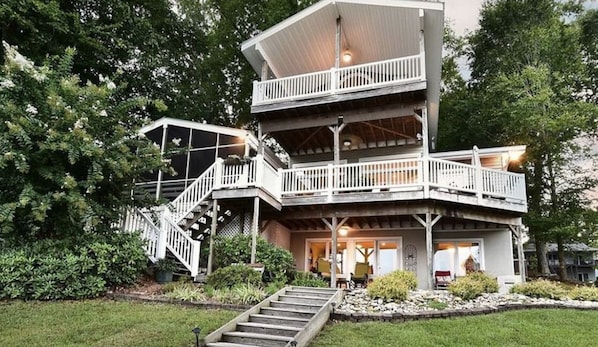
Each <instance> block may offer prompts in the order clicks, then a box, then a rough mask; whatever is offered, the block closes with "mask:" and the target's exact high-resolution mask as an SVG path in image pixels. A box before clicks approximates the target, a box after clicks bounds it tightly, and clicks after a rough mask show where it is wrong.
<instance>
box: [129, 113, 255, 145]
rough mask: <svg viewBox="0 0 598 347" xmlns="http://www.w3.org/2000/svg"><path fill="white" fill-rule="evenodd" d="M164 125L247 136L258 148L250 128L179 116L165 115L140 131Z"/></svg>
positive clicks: (144, 131) (143, 131) (147, 130)
mask: <svg viewBox="0 0 598 347" xmlns="http://www.w3.org/2000/svg"><path fill="white" fill-rule="evenodd" d="M164 125H173V126H178V127H182V128H190V129H195V130H203V131H208V132H212V133H219V134H224V135H229V136H237V137H246V138H247V140H248V141H247V142H249V143H250V144H251V145H252V146H253V147H256V148H257V143H258V141H257V138H256V137H255V136H254V135H253V133H251V131H249V130H243V129H237V128H230V127H225V126H221V125H213V124H204V123H199V122H193V121H189V120H184V119H177V118H169V117H163V118H160V119H158V120H156V121H153V122H151V123H150V124H148V125H146V126H144V127H142V128H141V129H140V130H139V132H141V133H147V132H149V131H152V130H154V129H157V128H160V127H162V126H164Z"/></svg>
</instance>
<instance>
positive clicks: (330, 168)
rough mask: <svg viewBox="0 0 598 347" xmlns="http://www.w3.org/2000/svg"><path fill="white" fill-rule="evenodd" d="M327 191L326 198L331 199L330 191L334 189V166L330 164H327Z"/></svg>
mask: <svg viewBox="0 0 598 347" xmlns="http://www.w3.org/2000/svg"><path fill="white" fill-rule="evenodd" d="M327 174H328V175H327V176H328V179H327V182H326V184H327V187H326V190H327V193H328V200H332V191H333V189H334V166H333V165H332V164H328V165H327Z"/></svg>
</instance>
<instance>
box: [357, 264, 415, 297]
mask: <svg viewBox="0 0 598 347" xmlns="http://www.w3.org/2000/svg"><path fill="white" fill-rule="evenodd" d="M416 287H417V278H416V277H415V275H414V274H413V273H411V272H409V271H395V272H391V273H389V274H387V275H384V276H381V277H377V278H375V279H374V281H373V282H372V283H371V284H370V285H368V295H369V296H371V297H373V298H382V299H386V300H405V299H407V295H408V294H409V289H415V288H416Z"/></svg>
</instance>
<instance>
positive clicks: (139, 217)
mask: <svg viewBox="0 0 598 347" xmlns="http://www.w3.org/2000/svg"><path fill="white" fill-rule="evenodd" d="M125 213H126V215H125V220H124V223H123V225H122V230H123V231H125V232H140V233H141V239H142V240H144V241H145V244H144V250H145V253H146V254H147V256H148V257H149V258H150V259H151V260H152V261H156V259H157V255H158V240H159V237H160V228H158V227H157V226H155V225H154V222H153V221H152V220H151V219H150V218H149V217H148V216H146V215H145V213H143V212H141V211H139V210H138V209H127V211H126V212H125Z"/></svg>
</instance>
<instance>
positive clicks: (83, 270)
mask: <svg viewBox="0 0 598 347" xmlns="http://www.w3.org/2000/svg"><path fill="white" fill-rule="evenodd" d="M145 264H146V256H145V253H144V251H143V248H142V247H141V239H140V238H139V236H138V235H136V234H113V235H103V236H98V235H87V236H86V237H81V238H77V239H70V240H61V241H52V240H44V241H40V242H36V243H31V244H29V245H27V246H24V247H20V248H13V249H6V250H3V252H2V254H0V299H23V300H31V299H33V300H60V299H83V298H94V297H97V296H99V295H100V294H102V293H103V292H105V291H106V288H107V287H112V286H122V285H128V284H132V283H134V282H135V280H136V279H137V276H138V274H139V273H140V272H141V270H142V269H143V268H144V267H145Z"/></svg>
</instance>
